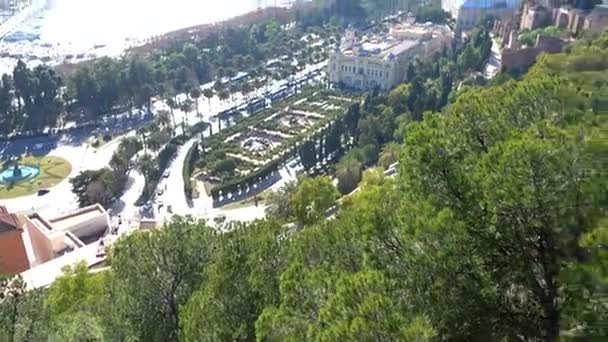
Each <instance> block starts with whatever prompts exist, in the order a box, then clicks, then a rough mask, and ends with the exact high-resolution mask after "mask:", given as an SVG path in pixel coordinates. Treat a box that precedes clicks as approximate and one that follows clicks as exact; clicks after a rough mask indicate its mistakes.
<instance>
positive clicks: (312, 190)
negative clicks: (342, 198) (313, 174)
mask: <svg viewBox="0 0 608 342" xmlns="http://www.w3.org/2000/svg"><path fill="white" fill-rule="evenodd" d="M337 197H338V191H337V190H336V187H335V186H334V185H333V184H332V182H331V179H330V178H329V177H317V178H313V179H310V178H306V179H304V180H302V181H301V182H300V184H299V186H298V191H296V193H295V194H293V196H292V198H291V201H292V205H293V211H294V216H295V218H296V220H297V221H298V222H299V223H301V224H312V223H315V222H317V221H319V220H321V219H322V218H324V217H325V212H326V211H327V210H328V209H329V208H331V207H332V206H333V205H334V203H335V201H336V198H337Z"/></svg>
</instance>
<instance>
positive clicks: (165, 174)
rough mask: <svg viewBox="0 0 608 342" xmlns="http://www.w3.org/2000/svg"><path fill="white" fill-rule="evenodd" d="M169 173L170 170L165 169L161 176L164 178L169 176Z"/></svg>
mask: <svg viewBox="0 0 608 342" xmlns="http://www.w3.org/2000/svg"><path fill="white" fill-rule="evenodd" d="M170 174H171V172H170V171H169V170H167V171H165V172H164V173H163V177H164V178H169V175H170Z"/></svg>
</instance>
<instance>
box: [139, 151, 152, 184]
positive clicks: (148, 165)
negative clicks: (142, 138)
mask: <svg viewBox="0 0 608 342" xmlns="http://www.w3.org/2000/svg"><path fill="white" fill-rule="evenodd" d="M155 168H156V163H155V161H154V158H152V156H151V155H150V154H148V153H145V154H143V155H141V156H140V157H139V158H137V162H136V163H135V169H136V170H137V171H139V173H141V174H142V175H144V178H145V179H146V183H147V182H148V181H149V180H150V175H151V174H152V172H154V170H155Z"/></svg>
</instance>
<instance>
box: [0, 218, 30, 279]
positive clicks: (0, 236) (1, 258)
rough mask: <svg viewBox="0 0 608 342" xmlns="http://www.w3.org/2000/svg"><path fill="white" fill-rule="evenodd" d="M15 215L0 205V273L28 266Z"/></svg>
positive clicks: (19, 225) (22, 238) (16, 270)
mask: <svg viewBox="0 0 608 342" xmlns="http://www.w3.org/2000/svg"><path fill="white" fill-rule="evenodd" d="M23 235H24V232H23V229H22V228H21V222H20V221H19V218H18V217H17V215H15V214H12V213H9V212H8V210H6V208H5V207H4V206H0V273H6V274H16V273H20V272H23V271H25V270H27V269H28V268H30V255H28V249H27V248H26V240H25V239H24V236H23Z"/></svg>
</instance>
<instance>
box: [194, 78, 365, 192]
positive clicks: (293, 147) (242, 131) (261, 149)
mask: <svg viewBox="0 0 608 342" xmlns="http://www.w3.org/2000/svg"><path fill="white" fill-rule="evenodd" d="M338 95H340V96H342V97H340V96H338ZM357 102H358V99H357V98H356V97H348V96H344V94H342V93H338V92H335V91H332V90H327V89H322V88H319V87H311V88H306V89H304V91H302V92H301V93H299V94H297V95H295V96H293V97H291V98H289V99H287V100H285V101H282V102H280V103H278V104H273V107H272V108H270V109H266V110H263V111H262V112H259V113H257V114H255V115H253V116H250V117H247V118H244V119H242V120H239V122H238V123H237V124H236V125H234V126H231V127H228V128H225V129H224V130H222V131H221V132H219V133H218V134H216V135H213V136H212V137H210V138H208V139H205V140H204V141H203V143H202V144H201V147H202V150H201V151H200V152H201V153H200V154H199V156H200V157H199V158H198V159H196V158H195V160H192V161H189V162H191V163H193V164H194V165H193V166H188V168H187V169H186V170H187V171H189V170H192V171H194V172H195V173H197V174H199V175H201V177H199V178H200V179H202V180H203V181H204V183H205V187H206V189H207V191H208V192H210V193H211V195H212V196H214V198H215V197H217V196H219V195H222V194H224V195H225V194H226V193H227V192H234V191H242V190H244V189H246V188H250V187H251V186H252V184H255V183H257V182H259V180H261V179H263V178H265V177H266V176H268V175H269V174H271V173H273V172H274V171H276V170H278V168H279V167H280V165H281V164H282V163H283V162H284V161H285V160H287V159H289V158H291V157H294V156H297V153H298V148H299V147H300V146H301V145H302V142H303V141H306V140H309V139H310V137H311V136H316V135H318V134H320V132H324V131H326V130H327V128H328V127H331V124H332V123H333V122H335V121H336V120H337V119H339V118H340V117H341V116H343V115H345V114H346V113H347V112H348V110H349V108H350V106H352V105H353V104H356V103H357ZM184 176H185V178H187V176H188V174H187V172H185V173H184ZM190 188H191V187H190V186H187V189H186V192H189V191H190Z"/></svg>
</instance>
